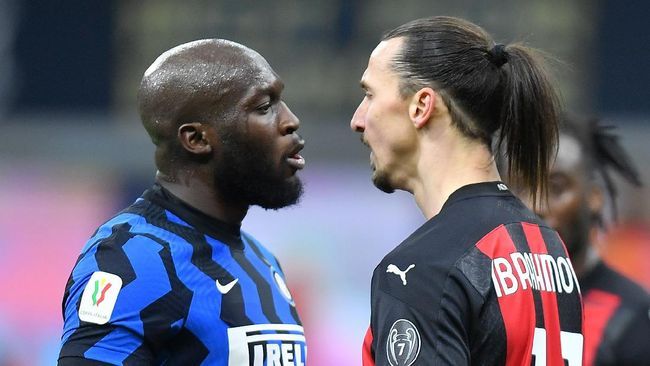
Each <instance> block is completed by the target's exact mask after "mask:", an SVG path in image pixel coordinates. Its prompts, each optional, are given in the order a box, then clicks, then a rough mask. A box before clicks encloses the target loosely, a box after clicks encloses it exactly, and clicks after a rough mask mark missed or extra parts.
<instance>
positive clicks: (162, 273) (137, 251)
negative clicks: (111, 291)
mask: <svg viewBox="0 0 650 366" xmlns="http://www.w3.org/2000/svg"><path fill="white" fill-rule="evenodd" d="M122 249H123V250H124V252H125V253H126V255H127V257H128V258H129V261H130V263H131V266H132V267H133V270H134V272H135V274H136V278H135V280H133V281H132V282H131V283H129V284H128V285H126V286H124V287H123V288H122V289H121V290H120V292H119V295H118V298H117V302H116V304H115V309H114V310H113V315H112V316H111V320H110V322H111V323H112V324H115V325H117V326H118V329H120V328H123V329H122V330H119V331H113V332H111V333H110V334H109V335H108V336H106V337H104V338H103V339H102V340H101V341H99V342H97V343H96V344H95V345H94V346H93V347H91V348H90V349H89V350H88V351H87V354H88V355H90V354H92V353H93V352H100V353H101V352H106V350H110V349H111V347H115V346H116V345H118V346H119V349H120V350H121V352H120V354H122V353H124V352H128V353H127V355H128V354H130V353H132V352H133V351H135V350H136V349H137V348H138V347H139V346H140V344H141V342H137V341H136V340H135V339H133V334H137V335H139V337H140V339H142V337H143V335H144V330H143V326H142V320H141V319H140V311H141V310H142V309H144V308H146V307H147V306H148V305H149V304H151V303H153V302H154V301H156V300H158V299H159V298H160V297H162V296H163V295H165V294H166V293H168V292H169V291H171V286H170V284H169V280H168V276H167V271H166V270H165V267H164V265H163V263H162V261H161V259H160V256H159V254H158V252H159V251H160V249H162V246H161V245H160V244H158V243H157V242H155V241H153V240H151V239H149V238H146V237H142V236H136V237H133V238H132V239H130V240H129V241H127V242H126V243H125V244H124V246H123V247H122ZM124 330H129V331H130V332H129V333H131V336H130V337H126V336H125V334H126V335H128V333H125V334H121V333H123V332H124Z"/></svg>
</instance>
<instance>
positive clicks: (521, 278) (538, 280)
mask: <svg viewBox="0 0 650 366" xmlns="http://www.w3.org/2000/svg"><path fill="white" fill-rule="evenodd" d="M492 282H493V283H494V289H495V291H496V293H497V296H498V297H501V296H508V295H512V294H514V293H515V292H517V291H518V290H526V289H528V288H529V287H530V288H532V289H534V290H538V291H548V292H557V293H569V294H570V293H572V292H573V291H578V293H579V292H580V286H579V285H578V280H577V278H576V274H575V272H574V270H573V266H572V265H571V261H570V260H569V258H566V257H561V256H560V257H553V256H551V255H549V254H538V253H520V252H514V253H510V255H509V256H508V257H496V258H494V259H493V260H492Z"/></svg>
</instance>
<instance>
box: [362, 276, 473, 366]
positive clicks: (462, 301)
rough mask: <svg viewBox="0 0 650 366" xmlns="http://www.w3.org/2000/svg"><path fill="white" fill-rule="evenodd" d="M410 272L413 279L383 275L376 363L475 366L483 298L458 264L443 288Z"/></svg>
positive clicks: (374, 325) (376, 328) (375, 332)
mask: <svg viewBox="0 0 650 366" xmlns="http://www.w3.org/2000/svg"><path fill="white" fill-rule="evenodd" d="M421 272H423V273H422V275H418V273H417V272H413V273H412V274H411V273H409V274H410V275H411V276H410V277H408V280H407V283H406V284H404V282H403V281H401V279H400V278H399V277H397V276H395V278H393V277H392V276H393V275H392V274H389V275H390V276H384V274H383V273H381V274H380V277H382V279H383V280H385V281H386V282H384V283H383V284H380V285H379V287H378V289H377V291H380V292H382V293H381V294H379V296H376V299H378V303H376V304H374V305H375V310H376V312H375V313H374V314H373V318H372V320H371V323H372V325H371V328H372V333H371V334H372V336H373V337H374V338H375V339H374V347H373V348H374V360H375V364H376V365H378V366H379V365H382V366H390V365H410V364H414V365H417V364H436V365H469V364H470V354H471V350H470V346H469V344H470V342H469V334H468V332H469V329H470V327H471V324H470V322H471V319H472V315H471V314H472V312H474V311H475V310H473V308H474V307H480V304H481V303H482V299H481V298H480V296H478V294H477V293H476V292H475V291H474V289H473V288H472V287H471V285H470V284H469V283H468V281H467V280H466V278H465V277H464V276H463V274H462V273H461V272H460V271H458V270H457V269H452V270H451V272H450V273H449V275H448V276H447V277H446V278H445V277H444V276H440V277H441V281H444V284H442V286H441V289H442V290H441V291H440V292H438V293H431V288H432V286H431V281H432V280H435V279H434V278H431V277H428V276H426V274H427V272H426V271H421Z"/></svg>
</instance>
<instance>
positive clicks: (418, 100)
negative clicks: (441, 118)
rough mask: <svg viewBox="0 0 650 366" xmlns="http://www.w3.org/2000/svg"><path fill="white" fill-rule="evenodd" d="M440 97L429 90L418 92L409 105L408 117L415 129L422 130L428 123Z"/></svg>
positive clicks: (424, 89) (423, 89)
mask: <svg viewBox="0 0 650 366" xmlns="http://www.w3.org/2000/svg"><path fill="white" fill-rule="evenodd" d="M439 98H440V96H439V95H438V94H437V93H436V92H435V91H434V90H433V89H431V88H428V87H427V88H422V89H420V90H418V91H417V92H416V93H415V94H414V95H413V97H411V103H410V104H409V117H410V118H411V121H413V124H414V125H415V128H422V127H424V126H426V124H427V123H428V122H429V118H430V117H431V115H432V114H433V113H434V112H435V109H436V102H437V99H439Z"/></svg>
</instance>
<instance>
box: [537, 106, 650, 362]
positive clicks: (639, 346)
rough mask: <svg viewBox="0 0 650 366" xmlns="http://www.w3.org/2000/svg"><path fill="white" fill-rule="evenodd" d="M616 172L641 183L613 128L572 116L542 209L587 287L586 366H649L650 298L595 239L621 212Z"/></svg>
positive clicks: (584, 288) (564, 130) (564, 127)
mask: <svg viewBox="0 0 650 366" xmlns="http://www.w3.org/2000/svg"><path fill="white" fill-rule="evenodd" d="M612 173H617V174H618V175H620V176H621V177H623V178H624V179H625V180H627V181H628V182H630V183H632V184H634V185H637V186H638V185H640V184H641V181H640V179H639V174H638V172H637V170H636V168H635V167H634V165H633V164H632V162H631V160H630V158H629V157H628V155H627V153H626V152H625V150H624V149H623V147H622V146H621V144H620V143H619V140H618V136H616V135H615V134H614V133H613V131H612V128H611V127H606V126H602V125H600V124H599V123H598V121H596V120H582V119H579V118H576V117H567V118H566V119H565V121H564V123H563V124H562V128H561V130H560V145H559V150H558V156H557V159H556V161H555V163H554V164H553V166H552V168H551V172H550V178H549V188H550V189H549V195H548V206H544V207H543V208H544V209H543V210H541V211H540V212H539V213H540V214H541V216H542V217H544V219H545V220H546V221H547V222H548V224H549V225H551V226H552V227H553V228H555V229H556V230H557V231H558V232H559V233H560V236H561V237H562V239H563V240H564V242H565V243H566V246H567V249H568V251H569V255H570V256H571V259H572V261H573V264H574V266H575V270H576V274H577V275H578V279H579V280H580V284H581V286H582V294H583V299H584V311H585V320H584V321H585V323H584V332H585V365H586V366H591V365H598V366H602V365H639V366H641V365H649V364H650V295H649V294H648V292H646V290H645V289H643V288H642V287H641V286H639V285H638V284H636V283H634V282H633V281H631V280H630V279H628V278H627V277H625V276H623V275H622V274H620V273H618V272H617V271H615V270H614V269H612V268H611V267H609V266H608V265H607V264H605V263H604V262H603V261H602V260H601V259H600V258H599V256H598V254H597V252H596V249H595V247H594V245H593V244H592V243H596V237H597V236H598V233H599V231H601V230H602V229H604V228H605V226H606V224H607V222H609V221H611V219H608V217H611V218H615V216H616V215H615V214H616V205H615V204H616V200H615V198H616V190H615V186H614V183H613V179H612V177H611V174H612ZM608 201H609V202H610V204H609V205H607V204H606V202H608ZM605 207H610V208H611V214H609V215H606V214H605V213H606V212H607V213H609V212H610V211H609V209H608V210H606V209H605ZM605 245H606V243H605Z"/></svg>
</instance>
